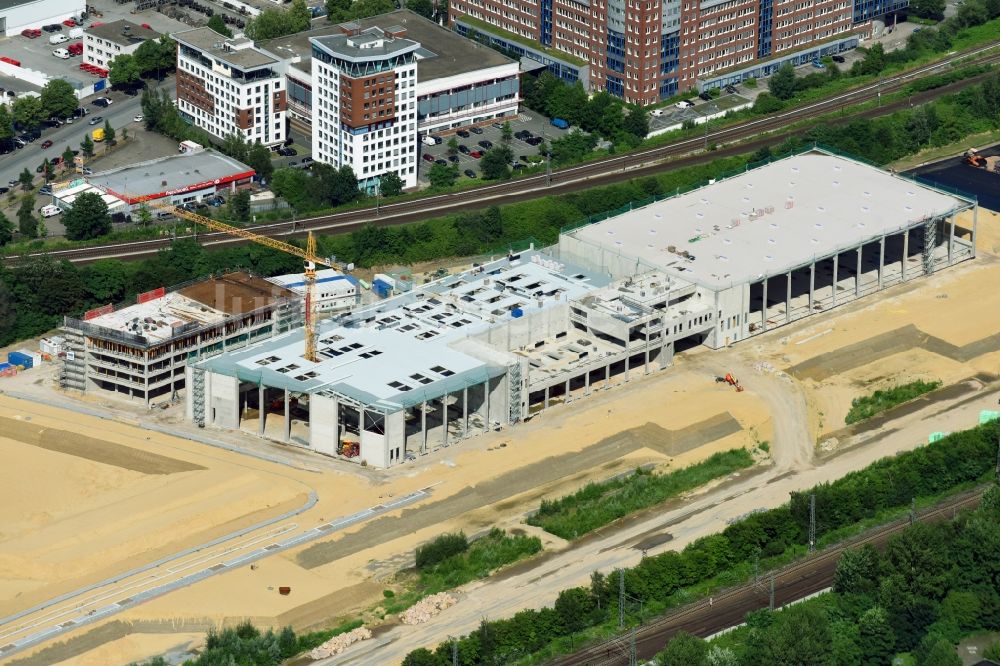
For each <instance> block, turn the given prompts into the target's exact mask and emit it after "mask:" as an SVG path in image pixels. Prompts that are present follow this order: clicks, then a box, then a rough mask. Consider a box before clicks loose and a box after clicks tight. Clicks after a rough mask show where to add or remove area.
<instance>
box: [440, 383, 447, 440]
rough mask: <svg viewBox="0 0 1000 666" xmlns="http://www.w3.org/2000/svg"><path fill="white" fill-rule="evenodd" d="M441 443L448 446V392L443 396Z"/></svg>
mask: <svg viewBox="0 0 1000 666" xmlns="http://www.w3.org/2000/svg"><path fill="white" fill-rule="evenodd" d="M441 426H442V428H441V430H442V433H441V445H442V446H448V394H447V393H445V394H444V395H443V396H441Z"/></svg>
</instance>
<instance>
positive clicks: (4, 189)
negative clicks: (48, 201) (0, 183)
mask: <svg viewBox="0 0 1000 666" xmlns="http://www.w3.org/2000/svg"><path fill="white" fill-rule="evenodd" d="M39 191H41V190H39ZM8 192H10V188H9V187H0V194H7V193H8Z"/></svg>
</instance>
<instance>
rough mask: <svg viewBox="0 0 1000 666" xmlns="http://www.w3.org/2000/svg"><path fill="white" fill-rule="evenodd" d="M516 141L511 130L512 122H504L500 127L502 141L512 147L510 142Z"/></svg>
mask: <svg viewBox="0 0 1000 666" xmlns="http://www.w3.org/2000/svg"><path fill="white" fill-rule="evenodd" d="M513 140H514V130H512V129H511V128H510V121H509V120H505V121H503V125H502V126H501V127H500V141H502V142H503V143H505V144H507V145H510V142H511V141H513Z"/></svg>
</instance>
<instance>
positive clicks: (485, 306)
mask: <svg viewBox="0 0 1000 666" xmlns="http://www.w3.org/2000/svg"><path fill="white" fill-rule="evenodd" d="M608 282H609V280H608V278H607V277H606V276H600V275H590V274H584V273H582V272H580V271H578V270H576V269H575V268H569V267H567V266H565V265H564V264H560V263H558V262H556V261H554V260H552V259H550V258H549V257H547V256H546V255H542V254H540V253H537V252H525V253H523V254H521V255H520V256H518V257H517V258H515V259H513V261H508V260H507V259H503V260H499V261H496V262H492V263H489V264H487V265H485V266H483V267H482V268H481V269H474V270H473V271H470V272H467V273H462V274H460V275H454V276H449V277H447V278H444V279H442V280H438V281H436V282H434V283H431V284H428V285H422V286H420V287H418V288H416V289H414V290H413V291H410V292H407V293H405V294H402V295H400V296H396V297H394V298H390V299H387V300H385V301H382V302H381V303H378V304H376V305H373V306H369V307H366V308H362V309H359V310H356V311H354V312H352V313H350V314H349V315H345V316H343V317H340V318H338V319H336V320H331V321H326V322H320V324H319V334H318V336H317V338H318V339H317V345H316V348H317V354H318V356H319V361H318V362H316V363H312V362H310V361H307V360H306V359H304V358H303V357H302V354H303V347H304V341H303V333H302V331H301V330H297V331H294V332H291V333H288V334H286V335H283V336H280V337H277V338H271V339H269V340H266V341H263V342H260V343H258V344H255V345H252V346H250V347H246V348H244V349H241V350H238V351H235V352H231V353H225V354H221V355H219V356H216V357H214V358H211V359H208V360H206V361H202V362H201V363H200V364H199V365H200V367H204V368H206V369H208V370H212V371H216V372H221V373H222V374H226V375H230V376H233V375H235V376H239V377H240V378H241V379H246V380H247V381H250V380H253V381H258V380H260V381H263V383H264V384H266V385H268V386H279V387H280V386H284V387H287V388H289V389H290V390H293V391H303V392H314V391H319V390H320V389H322V390H323V391H330V392H333V393H337V394H340V395H344V396H347V397H350V398H352V399H354V400H357V401H359V402H361V403H364V404H367V405H371V406H375V407H381V408H383V409H387V410H394V409H398V408H399V407H400V406H404V405H410V404H415V403H416V402H420V401H421V400H423V399H430V398H434V397H438V396H440V395H443V394H444V393H445V392H451V391H453V390H456V387H458V386H460V385H461V384H462V383H463V382H468V383H473V382H476V381H478V382H482V381H485V379H486V378H487V377H492V376H497V375H499V374H502V372H503V371H504V370H503V366H500V365H495V364H491V363H490V362H489V361H488V360H486V359H488V358H490V357H491V356H493V355H494V354H495V352H492V351H490V350H486V349H484V350H483V352H484V353H483V354H481V355H479V356H475V355H473V354H471V353H469V349H470V345H468V344H464V343H463V341H465V340H467V339H468V338H469V336H470V335H474V334H476V333H479V332H482V331H485V330H487V329H489V328H492V327H499V326H504V325H507V323H508V322H509V321H511V320H513V319H516V318H519V317H521V316H526V315H528V314H531V313H532V312H538V311H540V310H544V309H547V308H550V307H553V306H555V305H557V304H559V303H566V302H567V301H568V300H575V299H577V298H580V297H582V296H584V295H586V294H588V293H591V292H592V291H593V290H595V289H597V288H600V287H603V286H605V285H607V283H608ZM459 343H462V344H459ZM473 347H474V345H473Z"/></svg>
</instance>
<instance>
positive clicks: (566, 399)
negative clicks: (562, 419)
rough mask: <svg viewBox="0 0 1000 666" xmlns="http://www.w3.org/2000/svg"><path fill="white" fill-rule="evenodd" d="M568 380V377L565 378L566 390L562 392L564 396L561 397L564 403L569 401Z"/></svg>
mask: <svg viewBox="0 0 1000 666" xmlns="http://www.w3.org/2000/svg"><path fill="white" fill-rule="evenodd" d="M570 379H572V377H570ZM569 381H570V380H569V379H567V380H566V392H565V393H564V396H565V397H564V398H563V402H564V403H567V402H569Z"/></svg>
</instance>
